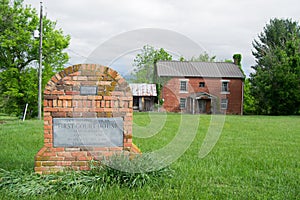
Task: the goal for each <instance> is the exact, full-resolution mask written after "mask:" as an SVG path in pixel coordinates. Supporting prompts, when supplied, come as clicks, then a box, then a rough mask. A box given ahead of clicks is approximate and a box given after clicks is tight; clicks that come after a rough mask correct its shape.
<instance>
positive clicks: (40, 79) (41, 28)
mask: <svg viewBox="0 0 300 200" xmlns="http://www.w3.org/2000/svg"><path fill="white" fill-rule="evenodd" d="M42 51H43V2H40V48H39V57H40V59H39V70H38V72H39V73H38V74H39V91H38V92H39V94H38V119H39V120H41V119H42V67H43V65H42V64H43V63H42V62H43V58H42Z"/></svg>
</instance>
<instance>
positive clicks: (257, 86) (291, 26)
mask: <svg viewBox="0 0 300 200" xmlns="http://www.w3.org/2000/svg"><path fill="white" fill-rule="evenodd" d="M253 47H254V51H253V55H254V56H255V58H256V63H257V64H256V65H255V66H253V67H252V68H253V69H254V71H255V72H253V73H251V74H250V78H251V79H250V81H251V93H252V94H253V96H254V98H255V105H256V109H257V111H258V112H259V113H261V114H271V115H289V114H297V113H299V110H300V27H299V25H298V23H297V22H294V21H292V20H290V19H272V20H270V23H269V24H267V25H266V26H265V27H264V29H263V32H262V33H261V34H259V36H258V40H254V42H253Z"/></svg>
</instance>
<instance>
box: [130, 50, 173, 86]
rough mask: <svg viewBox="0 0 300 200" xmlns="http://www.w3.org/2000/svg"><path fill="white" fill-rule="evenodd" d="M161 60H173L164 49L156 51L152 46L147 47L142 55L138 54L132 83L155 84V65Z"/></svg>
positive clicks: (134, 64)
mask: <svg viewBox="0 0 300 200" xmlns="http://www.w3.org/2000/svg"><path fill="white" fill-rule="evenodd" d="M160 60H172V55H170V54H169V53H168V52H166V51H165V50H164V49H163V48H160V49H155V48H154V47H152V46H149V45H145V46H144V47H143V49H142V52H141V53H140V54H137V55H136V57H135V59H134V63H133V66H134V67H135V69H134V70H133V73H132V79H131V81H132V82H135V83H153V82H155V81H154V79H155V77H154V65H155V64H156V62H157V61H160Z"/></svg>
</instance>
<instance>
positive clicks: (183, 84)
mask: <svg viewBox="0 0 300 200" xmlns="http://www.w3.org/2000/svg"><path fill="white" fill-rule="evenodd" d="M180 92H187V81H186V80H181V81H180Z"/></svg>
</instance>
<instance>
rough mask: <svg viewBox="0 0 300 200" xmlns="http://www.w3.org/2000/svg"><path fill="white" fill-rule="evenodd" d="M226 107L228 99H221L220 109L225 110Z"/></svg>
mask: <svg viewBox="0 0 300 200" xmlns="http://www.w3.org/2000/svg"><path fill="white" fill-rule="evenodd" d="M227 106H228V99H221V109H223V110H226V109H227Z"/></svg>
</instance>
